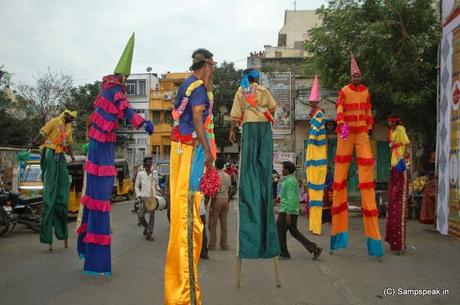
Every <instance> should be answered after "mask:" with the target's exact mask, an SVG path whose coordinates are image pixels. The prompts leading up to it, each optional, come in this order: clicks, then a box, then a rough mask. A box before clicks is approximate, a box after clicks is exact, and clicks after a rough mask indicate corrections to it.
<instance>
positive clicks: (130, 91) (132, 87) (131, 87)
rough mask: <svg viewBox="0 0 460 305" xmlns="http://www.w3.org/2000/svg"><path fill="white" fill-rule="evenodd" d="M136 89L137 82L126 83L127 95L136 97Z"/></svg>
mask: <svg viewBox="0 0 460 305" xmlns="http://www.w3.org/2000/svg"><path fill="white" fill-rule="evenodd" d="M136 87H137V86H136V81H126V95H136V91H137V90H136V89H137V88H136ZM144 89H145V88H144Z"/></svg>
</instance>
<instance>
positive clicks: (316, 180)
mask: <svg viewBox="0 0 460 305" xmlns="http://www.w3.org/2000/svg"><path fill="white" fill-rule="evenodd" d="M310 125H311V128H310V135H309V137H308V146H307V151H306V156H305V167H306V174H307V186H308V198H309V207H310V221H309V224H310V228H309V230H310V232H312V233H313V234H318V235H319V234H321V224H322V212H323V194H324V187H325V185H324V182H325V180H326V172H327V149H326V130H325V128H324V118H323V111H322V110H321V109H320V108H318V110H316V111H315V112H314V113H313V116H312V117H311V119H310Z"/></svg>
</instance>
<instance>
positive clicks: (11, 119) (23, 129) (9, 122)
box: [0, 91, 40, 146]
mask: <svg viewBox="0 0 460 305" xmlns="http://www.w3.org/2000/svg"><path fill="white" fill-rule="evenodd" d="M12 108H13V109H14V108H15V103H14V102H13V101H12V100H11V99H10V98H9V97H8V96H7V94H6V93H5V92H3V91H0V130H1V132H2V135H1V136H0V145H12V146H26V145H27V144H29V143H30V141H31V139H32V137H33V135H34V134H36V132H37V130H38V128H40V122H39V120H38V119H37V118H36V117H35V118H34V117H26V118H17V117H15V116H14V115H12V114H11V113H12V112H13V113H14V111H10V110H11V109H12Z"/></svg>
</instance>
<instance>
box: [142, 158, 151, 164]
mask: <svg viewBox="0 0 460 305" xmlns="http://www.w3.org/2000/svg"><path fill="white" fill-rule="evenodd" d="M152 160H153V159H152V157H145V158H144V160H143V161H142V162H143V163H145V162H147V161H152Z"/></svg>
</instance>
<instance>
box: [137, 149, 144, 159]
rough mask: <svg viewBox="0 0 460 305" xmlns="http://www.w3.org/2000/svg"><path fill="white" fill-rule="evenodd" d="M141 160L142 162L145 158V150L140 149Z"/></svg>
mask: <svg viewBox="0 0 460 305" xmlns="http://www.w3.org/2000/svg"><path fill="white" fill-rule="evenodd" d="M138 150H139V159H140V160H142V159H144V158H145V148H139V149H138Z"/></svg>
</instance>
